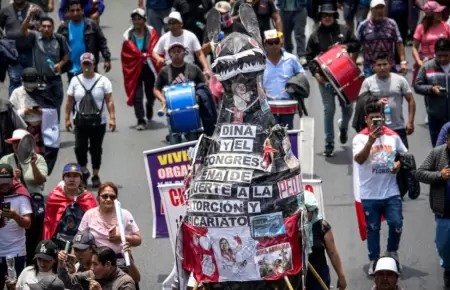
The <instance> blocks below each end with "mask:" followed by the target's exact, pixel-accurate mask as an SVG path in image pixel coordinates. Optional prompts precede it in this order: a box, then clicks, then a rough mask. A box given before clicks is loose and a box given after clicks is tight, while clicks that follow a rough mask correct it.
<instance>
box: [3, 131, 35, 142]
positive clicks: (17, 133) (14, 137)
mask: <svg viewBox="0 0 450 290" xmlns="http://www.w3.org/2000/svg"><path fill="white" fill-rule="evenodd" d="M28 134H30V132H28V131H27V130H25V129H16V130H14V132H13V134H12V137H11V138H9V139H6V140H5V142H6V143H9V144H11V143H13V142H14V141H20V140H22V138H23V137H25V136H26V135H28Z"/></svg>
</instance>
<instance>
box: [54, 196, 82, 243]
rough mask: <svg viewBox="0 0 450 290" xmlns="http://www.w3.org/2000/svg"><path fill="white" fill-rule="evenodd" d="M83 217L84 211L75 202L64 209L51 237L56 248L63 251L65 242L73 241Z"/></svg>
mask: <svg viewBox="0 0 450 290" xmlns="http://www.w3.org/2000/svg"><path fill="white" fill-rule="evenodd" d="M83 216H84V211H83V210H82V209H81V207H80V205H78V204H77V203H76V202H72V203H71V204H70V205H69V206H68V207H66V209H65V210H64V213H63V214H62V216H61V219H60V220H59V222H58V225H57V226H56V231H55V234H54V236H53V241H54V242H55V243H56V244H57V245H58V248H60V249H64V248H65V245H66V242H72V241H73V239H74V237H75V235H76V234H77V233H78V227H79V226H80V223H81V220H82V219H83Z"/></svg>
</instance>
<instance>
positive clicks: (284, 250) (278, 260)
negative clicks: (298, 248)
mask: <svg viewBox="0 0 450 290" xmlns="http://www.w3.org/2000/svg"><path fill="white" fill-rule="evenodd" d="M255 263H256V264H257V265H258V269H259V275H260V277H261V278H266V277H271V276H275V275H278V274H282V273H285V272H288V271H290V270H292V249H291V245H290V244H289V243H283V244H278V245H274V246H271V247H267V248H263V249H258V250H257V251H256V256H255Z"/></svg>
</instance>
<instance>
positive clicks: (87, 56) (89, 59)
mask: <svg viewBox="0 0 450 290" xmlns="http://www.w3.org/2000/svg"><path fill="white" fill-rule="evenodd" d="M80 62H81V63H84V62H89V63H92V64H93V63H95V56H94V55H93V54H92V53H90V52H85V53H83V54H82V55H81V57H80Z"/></svg>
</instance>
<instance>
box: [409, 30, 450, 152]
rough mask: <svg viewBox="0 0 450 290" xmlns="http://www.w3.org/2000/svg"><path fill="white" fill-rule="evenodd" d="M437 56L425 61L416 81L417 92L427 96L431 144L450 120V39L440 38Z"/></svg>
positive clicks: (436, 46)
mask: <svg viewBox="0 0 450 290" xmlns="http://www.w3.org/2000/svg"><path fill="white" fill-rule="evenodd" d="M434 51H435V54H434V55H435V57H434V58H431V59H429V60H427V61H425V62H424V63H423V65H422V67H421V68H420V70H419V72H418V74H417V78H416V80H415V82H414V90H415V91H416V93H418V94H421V95H424V96H425V105H426V108H427V114H428V130H429V131H430V137H431V144H432V145H433V147H435V146H436V141H437V139H438V136H439V132H440V130H441V128H442V126H444V125H445V123H446V122H448V121H450V107H449V100H448V98H449V86H448V83H449V81H450V74H449V72H450V39H449V38H440V39H439V40H438V41H437V42H436V44H435V45H434Z"/></svg>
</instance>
